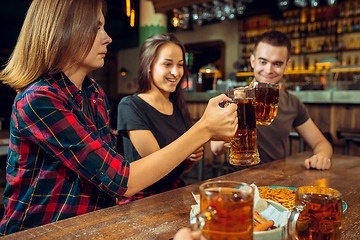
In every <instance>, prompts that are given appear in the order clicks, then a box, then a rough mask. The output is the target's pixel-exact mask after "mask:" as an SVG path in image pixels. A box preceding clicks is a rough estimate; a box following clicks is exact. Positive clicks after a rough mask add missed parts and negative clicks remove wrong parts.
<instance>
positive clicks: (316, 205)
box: [288, 186, 343, 240]
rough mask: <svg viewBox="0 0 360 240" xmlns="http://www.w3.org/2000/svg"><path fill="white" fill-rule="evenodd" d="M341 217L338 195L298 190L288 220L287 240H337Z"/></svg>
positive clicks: (331, 191)
mask: <svg viewBox="0 0 360 240" xmlns="http://www.w3.org/2000/svg"><path fill="white" fill-rule="evenodd" d="M342 214H343V213H342V196H341V193H340V192H339V191H337V190H335V189H331V188H327V187H315V186H305V187H300V188H298V189H297V191H296V195H295V205H294V207H293V209H292V210H291V212H290V217H289V220H288V235H289V239H297V240H305V239H313V240H323V239H329V240H330V239H340V234H341V228H342Z"/></svg>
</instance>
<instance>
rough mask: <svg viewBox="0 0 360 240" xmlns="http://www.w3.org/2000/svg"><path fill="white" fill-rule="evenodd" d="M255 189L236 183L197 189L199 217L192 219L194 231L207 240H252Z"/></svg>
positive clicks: (211, 185) (223, 183)
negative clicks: (200, 232)
mask: <svg viewBox="0 0 360 240" xmlns="http://www.w3.org/2000/svg"><path fill="white" fill-rule="evenodd" d="M253 204H254V189H253V188H252V187H251V186H250V185H248V184H246V183H241V182H235V181H211V182H205V183H203V184H201V185H200V213H199V214H197V215H196V216H195V217H194V218H192V219H191V224H192V227H193V231H199V230H201V231H202V234H203V235H204V236H205V237H206V238H207V239H209V240H212V239H216V240H221V239H224V240H225V239H227V240H242V239H253Z"/></svg>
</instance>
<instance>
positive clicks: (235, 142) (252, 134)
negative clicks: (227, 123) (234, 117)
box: [226, 88, 260, 166]
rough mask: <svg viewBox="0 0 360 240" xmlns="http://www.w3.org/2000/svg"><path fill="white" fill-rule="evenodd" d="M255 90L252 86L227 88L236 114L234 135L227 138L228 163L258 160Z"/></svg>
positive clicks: (246, 163)
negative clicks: (236, 127) (236, 121)
mask: <svg viewBox="0 0 360 240" xmlns="http://www.w3.org/2000/svg"><path fill="white" fill-rule="evenodd" d="M254 94H255V91H254V89H252V88H236V89H229V90H228V92H227V95H228V97H229V98H231V99H232V100H231V101H229V102H228V103H230V102H231V103H235V104H236V105H237V106H238V108H237V114H238V129H237V131H236V133H235V135H234V137H231V138H229V143H226V146H227V147H230V154H229V163H230V164H232V165H236V166H249V165H254V164H258V163H259V162H260V158H259V151H258V147H257V132H256V118H255V103H254V96H255V95H254Z"/></svg>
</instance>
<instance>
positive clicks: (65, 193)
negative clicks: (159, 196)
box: [0, 0, 237, 235]
mask: <svg viewBox="0 0 360 240" xmlns="http://www.w3.org/2000/svg"><path fill="white" fill-rule="evenodd" d="M104 14H105V3H104V2H103V0H33V1H32V3H31V5H30V8H29V10H28V12H27V14H26V18H25V21H24V24H23V27H22V29H21V32H20V35H19V37H18V41H17V44H16V46H15V49H14V51H13V53H12V55H11V57H10V59H9V61H8V63H7V65H6V66H5V68H4V69H2V70H1V71H0V80H1V81H2V82H3V83H4V84H8V85H9V86H11V87H13V88H14V89H16V90H17V92H18V94H17V96H16V98H15V100H14V104H13V108H12V114H11V124H10V144H9V152H8V157H7V163H6V180H7V184H6V188H5V191H4V194H3V200H4V206H5V213H4V216H3V219H2V220H1V223H0V235H7V234H10V233H13V232H17V231H21V230H25V229H29V228H32V227H36V226H40V225H44V224H47V223H51V222H56V221H60V220H62V219H65V218H70V217H73V216H76V215H80V214H84V213H87V212H91V211H95V210H98V209H102V208H106V207H109V206H113V205H115V202H116V198H119V197H122V196H126V197H130V196H132V195H133V194H135V193H137V192H138V191H140V190H142V189H144V188H146V187H148V186H150V185H151V184H153V183H154V182H156V181H158V180H159V179H161V178H163V177H164V176H165V175H167V174H168V173H169V172H170V171H172V170H173V169H174V168H175V167H176V166H178V165H179V164H180V163H181V162H182V161H183V160H184V158H186V157H187V156H188V155H189V154H191V153H192V152H194V151H195V150H196V149H197V148H199V147H200V146H202V145H203V144H204V143H205V142H206V141H208V140H209V139H210V138H212V137H214V136H223V137H225V136H231V135H233V134H234V133H235V131H236V124H237V117H236V106H235V105H234V104H233V106H230V107H229V108H225V109H221V108H219V107H218V104H219V102H222V101H226V100H227V98H226V96H224V95H222V96H219V97H217V98H213V99H211V100H210V101H209V104H208V107H207V109H206V110H205V113H204V115H203V117H202V118H201V119H200V120H199V121H198V122H197V123H196V124H194V126H193V127H191V128H190V129H189V130H188V131H187V132H186V133H185V134H183V135H182V136H181V137H180V138H179V139H177V140H176V141H174V142H173V143H172V144H169V145H168V146H167V147H165V148H164V149H161V150H160V151H157V152H156V153H154V154H151V155H149V156H147V157H144V158H142V159H139V160H138V161H136V162H129V161H127V160H124V158H123V157H122V156H121V155H119V154H118V153H117V152H116V148H115V146H116V138H115V136H114V135H113V134H112V131H111V129H110V125H109V122H110V119H109V111H110V107H109V104H108V100H107V98H106V95H105V93H104V91H103V90H102V89H101V87H100V86H99V84H97V83H96V81H95V80H93V79H90V78H89V77H88V76H87V75H88V73H89V72H91V71H93V70H95V69H98V68H101V67H102V66H103V65H104V58H105V56H106V53H107V45H108V44H110V43H111V41H112V40H111V38H110V37H109V36H108V35H107V33H106V32H105V30H104V25H105V19H104ZM155 168H156V169H157V171H153V170H151V169H155ZM149 169H150V170H149Z"/></svg>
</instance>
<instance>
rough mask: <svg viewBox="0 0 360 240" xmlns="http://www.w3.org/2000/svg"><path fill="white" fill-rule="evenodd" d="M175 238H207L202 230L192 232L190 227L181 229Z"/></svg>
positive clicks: (193, 239) (198, 239)
mask: <svg viewBox="0 0 360 240" xmlns="http://www.w3.org/2000/svg"><path fill="white" fill-rule="evenodd" d="M174 240H206V238H205V237H204V236H202V235H201V232H192V231H191V230H190V228H182V229H180V230H179V231H178V232H177V233H176V234H175V237H174Z"/></svg>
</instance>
